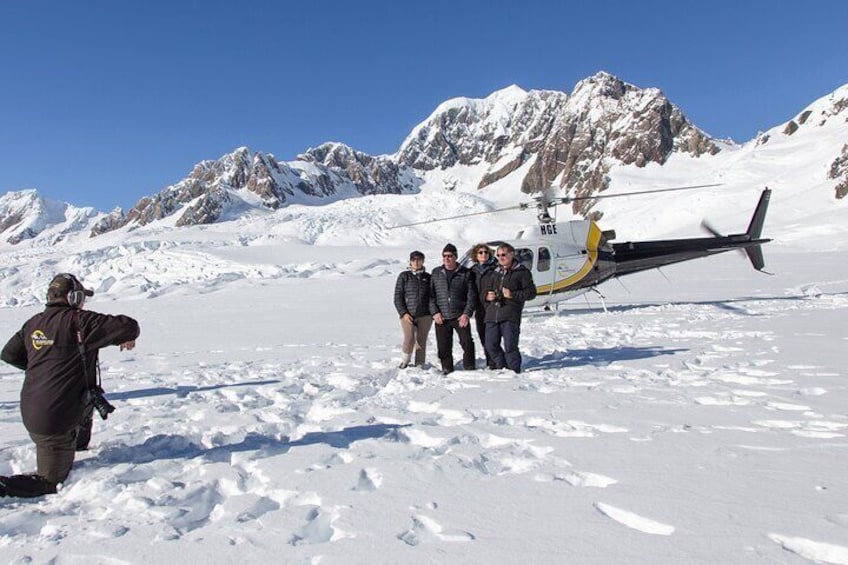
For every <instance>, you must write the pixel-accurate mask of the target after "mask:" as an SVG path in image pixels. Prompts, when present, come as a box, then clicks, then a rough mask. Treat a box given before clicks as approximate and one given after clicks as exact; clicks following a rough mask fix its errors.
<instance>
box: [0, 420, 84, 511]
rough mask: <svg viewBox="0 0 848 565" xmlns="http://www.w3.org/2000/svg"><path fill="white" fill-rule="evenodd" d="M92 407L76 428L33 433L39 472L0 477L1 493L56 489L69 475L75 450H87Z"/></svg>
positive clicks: (30, 493)
mask: <svg viewBox="0 0 848 565" xmlns="http://www.w3.org/2000/svg"><path fill="white" fill-rule="evenodd" d="M92 413H93V409H92V408H91V406H89V407H88V408H87V409H86V411H85V413H84V414H83V417H82V421H81V422H80V425H79V427H77V428H74V429H72V430H70V431H67V432H62V433H58V434H36V433H33V432H30V434H29V437H30V438H32V441H33V442H35V460H36V465H37V469H38V471H37V472H36V473H32V474H25V475H12V476H11V477H0V496H19V497H36V496H43V495H45V494H53V493H55V492H56V486H57V485H58V484H59V483H61V482H64V481H65V479H67V478H68V475H70V474H71V469H72V468H73V466H74V459H75V456H76V452H77V451H82V450H84V449H88V442H89V440H90V439H91V425H92Z"/></svg>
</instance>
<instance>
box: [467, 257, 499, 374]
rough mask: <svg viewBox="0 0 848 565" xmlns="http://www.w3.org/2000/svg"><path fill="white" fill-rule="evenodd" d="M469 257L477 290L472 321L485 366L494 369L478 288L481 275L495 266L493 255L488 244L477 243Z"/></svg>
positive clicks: (484, 303)
mask: <svg viewBox="0 0 848 565" xmlns="http://www.w3.org/2000/svg"><path fill="white" fill-rule="evenodd" d="M471 258H472V259H473V260H474V264H473V265H472V266H471V272H472V274H473V275H474V286H475V288H477V290H478V293H477V308H476V309H475V311H474V322H475V324H476V325H477V335H478V337H479V338H480V344H481V345H482V346H483V351H484V353H485V354H486V367H488V368H489V369H494V368H495V364H494V362H493V361H492V356H491V355H489V350H488V349H486V301H485V298H486V295H485V293H482V292H479V290H480V289H481V288H482V283H483V275H485V274H486V273H488V272H489V271H491V270H492V269H494V268H495V266H496V262H495V257H494V254H493V253H492V250H491V249H490V248H489V246H488V245H486V244H485V243H478V244H477V245H475V246H474V248H473V249H472V250H471Z"/></svg>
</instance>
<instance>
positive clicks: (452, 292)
mask: <svg viewBox="0 0 848 565" xmlns="http://www.w3.org/2000/svg"><path fill="white" fill-rule="evenodd" d="M476 295H477V287H475V286H474V279H473V275H472V274H471V271H470V270H469V269H468V268H467V267H463V266H462V265H460V264H459V263H458V262H457V251H456V247H455V246H454V245H453V244H452V243H448V244H447V245H445V248H444V249H443V250H442V266H441V267H436V268H435V269H433V274H432V276H431V277H430V313H431V314H432V315H433V321H434V322H435V323H436V345H437V347H438V351H439V361H440V362H441V364H442V372H443V373H444V374H448V373H452V372H453V370H454V364H453V332H456V333H457V335H458V336H459V345H460V346H462V367H463V369H465V370H466V371H470V370H473V369H475V368H476V359H475V356H474V340H473V339H472V338H471V324H470V322H469V320H470V318H471V315H472V314H473V313H474V308H475V305H476V303H477V297H476Z"/></svg>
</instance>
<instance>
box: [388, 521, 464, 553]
mask: <svg viewBox="0 0 848 565" xmlns="http://www.w3.org/2000/svg"><path fill="white" fill-rule="evenodd" d="M397 538H398V539H399V540H401V541H402V542H404V543H406V544H408V545H412V546H416V545H419V544H422V543H435V542H440V541H451V542H458V541H472V540H475V539H477V538H475V537H474V534H471V533H469V532H464V531H461V530H445V529H444V528H442V526H441V524H439V523H438V522H436V521H435V520H433V519H432V518H428V517H427V516H424V515H421V514H416V515H414V516H413V517H412V527H411V528H410V529H408V530H406V531H405V532H403V533H401V534H398V536H397Z"/></svg>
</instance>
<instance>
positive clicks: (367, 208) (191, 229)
mask: <svg viewBox="0 0 848 565" xmlns="http://www.w3.org/2000/svg"><path fill="white" fill-rule="evenodd" d="M704 184H715V185H720V186H718V187H714V188H709V189H704V190H697V191H685V192H673V193H666V194H662V195H652V196H642V197H633V198H609V199H603V200H597V201H594V203H592V205H591V206H589V205H586V206H584V207H583V208H580V209H572V210H559V214H560V217H559V219H560V220H568V219H570V218H571V217H572V215H573V216H575V217H576V216H581V215H583V216H585V215H590V214H591V215H592V217H594V218H595V219H599V220H600V221H602V223H603V227H604V228H606V229H610V228H611V229H615V230H616V232H617V233H618V236H619V239H620V240H625V238H627V239H631V240H638V239H653V238H657V237H663V236H669V235H672V234H673V235H675V236H676V235H681V236H692V235H700V234H699V233H698V225H699V224H700V222H701V220H702V219H704V218H708V219H710V220H711V221H712V222H713V224H714V226H716V228H717V229H720V230H722V231H725V232H728V233H735V232H738V231H740V229H744V227H745V226H746V225H747V221H748V219H749V218H750V213H751V211H752V209H753V206H754V204H755V202H756V198H757V195H758V194H759V192H760V191H761V190H762V188H763V187H764V186H768V187H770V188H772V189H773V190H774V194H773V197H772V204H771V208H770V210H769V214H768V217H767V221H766V229H765V234H764V235H766V236H767V237H771V238H774V239H775V243H773V244H770V247H771V248H773V247H774V246H775V245H792V246H796V247H800V248H803V249H821V248H825V249H830V250H835V249H845V248H848V224H846V222H845V221H844V218H845V206H846V199H845V198H844V196H845V194H846V192H848V85H845V86H843V87H841V88H839V89H837V90H836V91H834V92H833V93H830V94H828V95H827V96H824V97H822V98H821V99H819V100H817V101H815V102H813V103H812V104H810V105H809V106H807V107H806V108H803V109H801V110H800V111H799V112H798V114H797V115H795V116H792V117H790V119H788V120H787V121H786V122H784V123H781V124H777V125H775V126H773V127H771V128H770V129H767V130H765V131H763V132H762V133H760V134H759V135H758V136H757V137H756V138H755V139H752V140H750V141H748V142H746V143H744V144H741V145H740V144H736V143H733V142H730V141H719V140H715V139H712V138H710V137H709V136H707V135H706V134H705V133H703V132H702V131H701V130H699V129H698V128H697V127H696V126H694V125H693V124H691V123H690V122H689V121H688V120H686V118H685V116H684V115H683V113H682V112H681V111H680V109H678V108H676V107H675V106H674V105H672V104H671V103H670V102H668V100H667V99H666V98H665V97H664V96H663V95H662V93H660V92H659V91H657V90H656V89H644V90H642V89H638V88H636V87H634V86H632V85H628V84H626V83H624V82H622V81H620V80H619V79H617V78H615V77H612V76H611V75H608V74H606V73H599V74H598V75H595V76H594V77H590V78H588V79H586V80H584V81H582V82H581V83H579V84H578V85H577V86H576V87H575V89H574V91H573V92H572V93H571V94H569V95H566V94H564V93H557V92H552V91H529V92H525V91H523V90H521V89H519V88H517V87H509V88H506V89H504V90H501V91H499V92H496V93H494V94H492V95H491V96H489V97H487V98H485V99H481V100H470V99H455V100H451V101H448V102H445V103H444V104H442V105H440V106H439V107H438V108H437V109H436V111H435V112H433V114H432V115H431V116H430V117H429V118H427V120H425V121H424V122H423V123H421V124H420V125H419V126H417V127H416V128H414V129H413V131H412V132H411V133H410V135H409V136H408V137H407V139H406V140H405V141H404V142H403V144H402V145H401V147H400V148H399V150H398V151H397V152H396V153H395V154H393V155H383V156H377V157H374V156H370V155H367V154H364V153H361V152H357V151H355V150H353V149H351V148H350V147H347V146H345V145H343V144H339V143H328V144H324V145H322V146H320V147H317V148H314V149H310V150H309V151H307V152H305V153H304V154H302V155H299V156H298V157H297V158H296V159H295V160H294V161H288V162H282V161H278V160H277V159H276V158H275V157H274V156H273V155H270V154H266V153H262V152H255V153H253V152H251V151H250V150H248V149H247V148H239V149H237V150H236V151H234V152H233V153H232V154H229V155H225V156H223V157H222V158H220V159H218V160H214V161H204V162H202V163H199V164H198V165H196V166H195V167H194V169H193V170H192V172H191V173H190V174H189V176H188V177H187V178H186V179H183V180H182V181H180V182H178V183H176V184H174V185H172V186H169V187H167V188H166V189H164V190H163V191H161V192H159V193H157V194H154V195H153V196H150V197H146V198H143V199H141V200H140V201H139V202H138V203H137V204H136V205H135V206H133V208H132V209H131V210H130V211H129V212H124V211H121V210H118V209H116V210H114V211H112V212H111V213H108V214H106V213H99V212H96V211H95V210H93V209H90V208H76V207H74V206H72V205H70V204H67V203H59V202H55V201H50V200H48V199H44V198H42V197H41V196H39V194H38V193H37V192H36V191H34V190H27V191H22V192H13V193H8V194H6V195H4V196H2V197H0V256H1V257H2V261H0V306H3V305H5V306H15V305H22V304H37V303H39V302H40V301H41V300H42V299H43V288H44V284H45V279H46V280H49V277H50V276H52V274H53V273H55V272H57V271H59V270H65V271H72V272H75V273H77V274H78V275H79V276H81V277H82V278H83V279H85V280H87V281H90V283H91V284H95V285H96V286H97V290H98V291H99V292H100V293H106V294H113V295H122V296H123V295H126V293H131V294H133V295H138V296H144V297H152V296H158V295H160V294H163V293H170V292H178V291H179V290H180V289H183V288H193V289H195V290H196V289H197V288H214V287H215V286H216V285H217V284H218V283H219V282H221V281H238V280H243V279H248V280H253V279H263V278H268V277H270V278H276V277H302V276H311V274H312V273H314V272H316V271H322V270H325V269H326V270H330V271H333V272H341V273H351V272H361V270H364V271H365V272H371V271H372V270H375V274H376V273H381V274H384V273H385V272H392V271H393V269H395V268H396V267H397V265H394V261H395V260H394V259H392V260H388V259H387V261H388V262H387V263H386V264H387V265H392V266H390V267H388V268H387V269H386V268H384V267H381V266H380V265H381V264H382V263H380V264H374V263H373V261H371V260H368V261H365V263H364V264H361V262H360V261H361V260H360V259H358V257H359V256H360V255H361V253H360V249H361V247H362V246H381V247H385V248H386V251H384V252H382V253H380V255H382V256H384V257H387V256H390V255H391V256H395V255H398V256H403V253H398V252H397V251H396V250H395V248H396V247H403V248H404V249H406V248H408V247H409V246H415V247H419V248H422V249H425V250H427V249H440V248H441V245H443V244H444V241H445V240H450V241H454V242H455V243H456V244H457V245H466V244H470V243H473V242H474V241H479V240H490V239H503V238H509V237H512V236H513V235H514V234H515V232H516V230H517V229H520V228H523V227H525V226H526V225H528V224H532V223H534V221H535V218H534V216H533V214H532V213H531V214H528V213H527V212H522V211H514V212H506V213H503V214H498V215H496V216H495V215H487V214H479V213H481V212H488V211H491V210H493V209H496V208H502V207H510V206H514V205H515V204H516V203H518V202H522V201H526V200H527V193H533V192H538V191H540V190H545V189H546V187H550V186H551V185H553V187H554V189H556V187H559V186H563V187H570V191H569V192H568V193H569V194H571V195H574V194H575V193H577V194H597V193H598V192H600V191H604V194H606V195H618V194H622V193H627V192H632V191H638V190H644V189H655V188H664V187H673V186H687V185H704ZM561 190H562V193H565V192H566V191H565V190H564V189H561ZM468 212H473V213H477V214H478V215H475V216H472V217H470V218H467V219H463V220H456V221H451V222H440V223H432V222H427V220H430V219H434V218H440V217H445V216H453V215H459V214H464V213H468ZM422 221H423V222H424V223H423V224H422V225H419V226H416V227H414V228H405V229H398V230H392V229H389V228H390V227H392V226H398V225H404V224H409V223H421V222H422ZM693 230H694V231H695V232H696V233H693ZM289 243H292V244H306V245H311V246H328V247H349V248H350V249H351V252H350V254H349V255H350V259H349V260H348V261H343V262H339V261H335V260H334V261H331V262H329V263H323V262H315V263H310V264H303V263H302V262H301V261H296V262H294V263H292V262H291V260H290V258H289V257H279V258H278V260H275V261H274V262H271V263H269V262H268V259H267V255H263V256H262V258H261V259H257V258H256V257H255V256H254V254H253V253H252V252H251V251H250V248H251V247H254V246H269V245H270V246H280V245H286V244H289ZM407 252H408V251H407ZM313 254H316V255H317V250H316V252H315V253H313ZM767 255H768V250H767Z"/></svg>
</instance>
